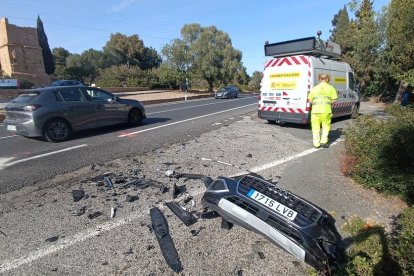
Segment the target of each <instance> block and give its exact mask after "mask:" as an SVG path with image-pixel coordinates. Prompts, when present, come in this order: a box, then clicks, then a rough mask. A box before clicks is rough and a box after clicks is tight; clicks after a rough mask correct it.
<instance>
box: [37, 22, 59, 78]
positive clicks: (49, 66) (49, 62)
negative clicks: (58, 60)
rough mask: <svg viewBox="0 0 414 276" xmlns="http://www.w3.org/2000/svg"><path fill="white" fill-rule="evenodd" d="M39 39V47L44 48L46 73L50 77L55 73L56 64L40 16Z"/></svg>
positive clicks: (38, 25)
mask: <svg viewBox="0 0 414 276" xmlns="http://www.w3.org/2000/svg"><path fill="white" fill-rule="evenodd" d="M37 38H38V40H39V46H40V48H42V56H43V63H44V65H45V71H46V73H47V74H48V75H50V74H53V73H54V72H55V64H54V63H53V56H52V51H51V50H50V48H49V42H48V41H47V36H46V33H45V30H44V28H43V22H42V20H41V19H40V16H37Z"/></svg>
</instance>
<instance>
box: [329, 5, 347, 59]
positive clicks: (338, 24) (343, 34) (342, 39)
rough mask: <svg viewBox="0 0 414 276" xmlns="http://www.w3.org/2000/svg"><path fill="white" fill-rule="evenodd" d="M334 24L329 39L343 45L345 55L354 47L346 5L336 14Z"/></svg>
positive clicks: (342, 49)
mask: <svg viewBox="0 0 414 276" xmlns="http://www.w3.org/2000/svg"><path fill="white" fill-rule="evenodd" d="M332 26H333V29H332V30H330V32H331V36H330V38H329V39H330V40H331V41H332V42H335V43H337V44H339V45H340V46H341V52H342V55H343V56H345V55H346V54H347V53H349V52H350V51H351V49H352V28H351V22H350V20H349V15H348V10H347V8H346V6H344V8H343V9H340V10H339V11H338V13H337V14H335V15H334V18H333V20H332Z"/></svg>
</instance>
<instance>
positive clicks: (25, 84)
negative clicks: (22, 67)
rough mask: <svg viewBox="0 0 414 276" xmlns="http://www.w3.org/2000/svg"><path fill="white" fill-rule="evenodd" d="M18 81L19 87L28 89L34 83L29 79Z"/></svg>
mask: <svg viewBox="0 0 414 276" xmlns="http://www.w3.org/2000/svg"><path fill="white" fill-rule="evenodd" d="M19 82H20V88H21V89H30V88H32V87H33V86H34V83H33V82H31V81H29V80H24V79H23V80H19Z"/></svg>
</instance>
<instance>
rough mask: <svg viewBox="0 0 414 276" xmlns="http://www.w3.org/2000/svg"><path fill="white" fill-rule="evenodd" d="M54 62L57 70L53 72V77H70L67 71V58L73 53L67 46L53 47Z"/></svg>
mask: <svg viewBox="0 0 414 276" xmlns="http://www.w3.org/2000/svg"><path fill="white" fill-rule="evenodd" d="M52 55H53V62H54V64H55V72H54V74H53V76H52V77H53V79H67V78H69V76H68V73H67V72H66V58H67V57H69V56H70V55H71V53H70V52H69V51H68V50H66V49H65V48H62V47H59V48H53V49H52Z"/></svg>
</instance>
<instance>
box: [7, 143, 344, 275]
mask: <svg viewBox="0 0 414 276" xmlns="http://www.w3.org/2000/svg"><path fill="white" fill-rule="evenodd" d="M342 140H343V139H338V140H337V141H335V142H334V143H332V144H331V146H334V145H335V144H337V143H339V142H341V141H342ZM317 150H319V149H309V150H305V151H304V152H301V153H298V154H295V155H292V156H290V157H287V158H283V159H281V160H276V161H273V162H271V163H268V164H264V165H262V166H259V167H255V168H253V169H251V170H250V171H256V172H258V171H261V170H265V169H268V168H271V166H270V164H273V166H277V165H281V164H283V163H286V162H288V161H291V160H293V159H296V158H300V157H302V156H305V155H308V154H310V153H312V152H315V151H317ZM223 163H225V162H223ZM227 164H229V163H227ZM229 165H231V164H229ZM202 193H203V192H201V193H196V194H194V196H197V195H199V194H202ZM160 207H161V206H160ZM148 213H149V209H148V210H146V211H145V212H142V211H139V212H135V213H132V214H129V215H127V216H125V217H124V218H121V219H118V220H116V221H110V222H107V223H104V224H99V225H96V226H95V227H93V228H91V229H87V230H85V231H83V232H80V233H78V234H76V235H74V236H72V237H66V238H64V239H61V240H59V241H57V242H56V244H54V245H49V246H44V247H43V248H41V249H38V250H36V251H32V252H29V253H28V254H26V255H24V256H22V257H20V258H17V259H10V260H5V261H3V263H2V264H0V273H4V272H7V271H9V270H13V269H16V268H18V267H21V266H23V265H26V264H30V263H32V262H35V261H37V260H38V259H41V258H43V257H46V256H48V255H51V254H53V253H56V252H58V251H60V250H63V249H65V248H67V247H69V246H72V245H74V244H77V243H80V242H83V241H85V240H87V239H89V238H92V237H94V236H97V235H99V234H101V233H103V232H106V231H109V230H112V229H115V228H117V227H120V226H123V225H125V224H127V223H130V222H132V221H134V220H137V219H139V218H141V217H143V216H147V215H148Z"/></svg>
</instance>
